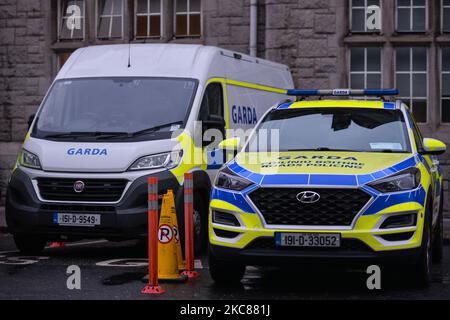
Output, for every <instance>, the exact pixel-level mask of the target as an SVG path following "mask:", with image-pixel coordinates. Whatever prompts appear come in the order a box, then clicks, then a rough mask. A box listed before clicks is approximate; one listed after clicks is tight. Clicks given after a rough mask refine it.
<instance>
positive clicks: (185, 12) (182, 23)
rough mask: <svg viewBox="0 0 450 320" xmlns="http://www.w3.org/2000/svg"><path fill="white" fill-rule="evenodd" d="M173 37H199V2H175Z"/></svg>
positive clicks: (196, 0) (181, 0) (182, 0)
mask: <svg viewBox="0 0 450 320" xmlns="http://www.w3.org/2000/svg"><path fill="white" fill-rule="evenodd" d="M175 35H176V36H177V37H186V36H200V35H201V8H200V0H176V1H175Z"/></svg>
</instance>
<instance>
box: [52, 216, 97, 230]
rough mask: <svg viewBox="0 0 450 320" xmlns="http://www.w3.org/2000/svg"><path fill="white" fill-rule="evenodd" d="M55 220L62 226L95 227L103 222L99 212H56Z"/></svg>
mask: <svg viewBox="0 0 450 320" xmlns="http://www.w3.org/2000/svg"><path fill="white" fill-rule="evenodd" d="M53 222H54V223H55V224H58V225H60V226H77V227H94V226H98V225H100V223H101V217H100V215H99V214H76V213H55V214H54V215H53Z"/></svg>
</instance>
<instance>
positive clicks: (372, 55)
mask: <svg viewBox="0 0 450 320" xmlns="http://www.w3.org/2000/svg"><path fill="white" fill-rule="evenodd" d="M349 74H350V79H349V81H350V87H351V88H352V89H365V88H371V89H374V88H381V87H382V86H381V48H379V47H369V48H351V49H350V73H349Z"/></svg>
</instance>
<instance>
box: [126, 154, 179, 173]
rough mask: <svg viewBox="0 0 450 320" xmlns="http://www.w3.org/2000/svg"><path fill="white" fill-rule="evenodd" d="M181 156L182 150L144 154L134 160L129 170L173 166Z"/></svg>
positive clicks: (168, 167)
mask: <svg viewBox="0 0 450 320" xmlns="http://www.w3.org/2000/svg"><path fill="white" fill-rule="evenodd" d="M182 156H183V152H182V151H174V152H167V153H160V154H154V155H150V156H145V157H142V158H139V159H138V160H136V161H135V162H134V163H133V165H132V166H131V167H130V169H129V170H131V171H135V170H149V169H159V168H167V169H171V168H175V167H176V166H178V165H179V164H180V161H181V158H182Z"/></svg>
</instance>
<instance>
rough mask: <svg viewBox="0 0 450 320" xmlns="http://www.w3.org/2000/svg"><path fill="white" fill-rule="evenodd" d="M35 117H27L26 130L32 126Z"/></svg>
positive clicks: (33, 115)
mask: <svg viewBox="0 0 450 320" xmlns="http://www.w3.org/2000/svg"><path fill="white" fill-rule="evenodd" d="M35 117H36V114H35V113H33V114H32V115H31V116H29V117H28V129H30V127H31V125H32V124H33V121H34V118H35Z"/></svg>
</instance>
